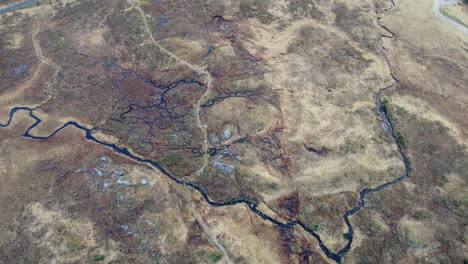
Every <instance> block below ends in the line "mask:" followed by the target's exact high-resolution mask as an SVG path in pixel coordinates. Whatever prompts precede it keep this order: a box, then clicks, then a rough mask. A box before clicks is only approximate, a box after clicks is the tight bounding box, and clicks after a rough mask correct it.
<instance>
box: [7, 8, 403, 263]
mask: <svg viewBox="0 0 468 264" xmlns="http://www.w3.org/2000/svg"><path fill="white" fill-rule="evenodd" d="M390 3H391V7H389V8H388V9H386V10H384V11H383V13H385V12H387V11H388V10H390V9H392V8H393V7H394V6H395V4H394V3H393V1H392V0H390ZM378 24H379V25H380V26H381V27H382V28H384V29H385V30H386V31H387V32H388V33H389V34H390V35H389V36H386V35H383V36H381V38H380V46H381V55H382V57H383V59H384V61H385V63H386V64H387V65H388V68H389V71H390V74H391V76H392V78H393V80H394V83H393V84H392V85H390V86H388V87H386V88H383V89H381V90H380V91H379V92H378V94H377V96H376V105H377V112H378V114H379V115H380V116H381V117H382V120H383V121H382V122H383V123H384V125H383V127H384V128H385V130H386V131H387V132H388V133H389V134H390V136H391V137H392V138H393V140H394V142H395V144H396V145H397V149H398V152H399V154H400V157H401V159H402V161H403V163H404V165H405V173H404V175H403V176H401V177H400V178H398V179H395V180H393V181H391V182H388V183H385V184H383V185H381V186H378V187H376V188H374V189H363V190H362V191H361V192H360V193H359V197H360V200H359V203H358V204H357V206H356V207H354V208H353V209H351V210H349V211H348V212H346V213H345V214H344V215H343V220H344V222H345V224H346V226H347V227H348V232H347V233H346V234H344V238H345V239H346V240H347V241H348V242H347V244H346V246H345V247H344V248H342V249H341V250H339V251H338V252H337V253H333V252H331V251H330V249H329V248H328V247H327V246H325V244H324V242H323V241H322V239H321V237H320V236H319V235H318V234H317V233H315V232H314V231H313V230H311V229H310V228H308V227H307V226H306V225H304V224H303V223H302V222H299V221H292V222H286V223H283V222H280V221H278V220H276V219H274V218H272V217H270V216H268V215H266V214H264V213H263V212H261V211H260V210H258V208H257V204H255V203H254V202H252V201H249V200H245V199H241V200H235V201H230V202H225V203H219V202H215V201H212V200H211V199H210V198H209V197H208V195H207V194H206V192H205V191H203V190H202V188H200V187H199V186H197V185H194V184H193V183H190V182H187V181H182V180H179V179H177V178H176V177H175V176H173V175H172V174H170V173H169V172H168V171H167V170H166V169H164V168H163V167H162V166H160V165H159V164H158V163H157V162H155V161H152V160H148V159H143V158H140V157H137V156H135V155H133V154H131V152H130V151H129V150H128V149H126V148H121V147H119V146H117V145H115V144H110V143H106V142H103V141H100V140H98V139H96V138H95V137H94V136H93V132H94V130H93V129H87V128H85V127H83V126H81V125H79V124H78V123H76V122H68V123H66V124H64V125H63V126H61V127H60V128H58V129H57V130H55V131H54V132H53V133H52V134H50V135H49V136H46V137H36V136H33V135H31V133H30V131H31V129H33V128H34V127H36V126H37V125H39V124H40V123H41V120H40V119H39V118H38V117H37V116H35V115H34V110H35V109H32V108H27V107H16V108H13V109H12V110H11V111H10V115H9V119H8V121H7V123H6V124H0V127H7V126H9V125H10V124H11V122H12V119H13V117H14V115H15V113H17V112H18V111H26V112H28V113H29V116H30V117H31V118H33V119H34V120H35V121H36V122H35V123H34V124H33V125H31V126H30V127H29V128H28V129H27V130H26V132H25V133H24V134H23V136H24V137H27V138H31V139H34V140H46V139H49V138H51V137H53V136H54V135H55V134H57V133H58V132H60V131H61V130H62V129H64V128H65V127H68V126H73V127H75V128H77V129H80V130H83V131H84V132H85V137H86V139H87V140H91V141H93V142H95V143H97V144H100V145H103V146H106V147H108V148H111V149H113V150H114V151H115V152H117V153H120V154H122V155H125V156H126V157H128V158H130V159H132V160H135V161H137V162H140V163H145V164H149V165H151V166H152V167H154V168H156V169H158V170H159V171H160V172H161V173H163V174H164V175H165V176H166V177H168V178H169V179H171V180H172V181H173V182H175V183H177V184H180V185H183V186H186V187H189V188H191V189H193V190H196V191H198V192H199V193H200V194H201V195H202V196H203V198H204V199H205V200H206V202H207V203H209V204H210V205H211V206H215V207H224V206H232V205H237V204H245V205H247V206H248V208H249V209H250V210H251V211H252V212H253V213H255V214H256V215H258V216H259V217H261V218H262V219H264V220H265V221H268V222H270V223H272V224H274V225H276V226H277V227H278V228H280V229H291V228H294V227H300V228H302V229H303V230H305V231H306V232H307V233H309V234H310V235H312V236H313V237H314V238H315V239H316V240H317V241H318V244H319V246H320V248H321V250H322V251H323V253H324V254H325V255H326V256H327V257H328V258H330V259H333V260H334V261H336V262H337V263H341V261H342V258H343V256H344V255H345V254H346V253H348V251H349V250H350V249H351V245H352V243H353V238H354V230H353V226H352V225H351V222H350V220H349V218H350V217H351V216H353V215H354V214H356V213H357V212H359V210H361V209H362V208H363V207H364V205H365V203H366V196H367V195H369V194H371V193H375V192H379V191H381V190H383V189H384V188H386V187H389V186H391V185H393V184H396V183H399V182H401V181H402V180H404V179H406V178H408V177H409V174H410V166H409V162H408V158H407V157H406V155H405V154H404V153H403V151H402V148H401V144H400V142H399V140H398V137H397V136H396V133H395V132H394V129H393V125H392V122H391V120H390V118H389V116H388V115H387V113H386V112H385V111H384V109H383V107H382V100H381V97H382V95H383V94H384V92H385V91H387V90H389V89H392V88H394V87H396V86H397V85H398V82H399V81H398V80H397V79H396V78H395V76H394V75H393V70H392V66H391V65H390V63H389V61H388V58H387V56H386V54H385V48H384V47H383V43H382V40H383V38H394V37H395V35H394V34H393V33H392V32H391V31H390V30H388V29H387V28H385V27H384V26H382V25H381V23H380V18H379V19H378Z"/></svg>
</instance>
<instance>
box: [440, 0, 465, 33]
mask: <svg viewBox="0 0 468 264" xmlns="http://www.w3.org/2000/svg"><path fill="white" fill-rule="evenodd" d="M460 2H461V1H460V0H434V2H433V5H432V12H434V15H435V16H436V17H437V18H438V19H440V20H442V21H444V22H445V23H447V24H449V25H451V26H452V27H454V28H456V29H458V30H460V31H462V32H463V33H465V34H468V28H467V27H466V26H465V25H463V24H461V23H460V22H458V21H456V20H455V19H453V18H451V17H448V16H446V15H444V14H442V12H440V9H441V8H442V7H443V6H446V5H454V4H458V3H460Z"/></svg>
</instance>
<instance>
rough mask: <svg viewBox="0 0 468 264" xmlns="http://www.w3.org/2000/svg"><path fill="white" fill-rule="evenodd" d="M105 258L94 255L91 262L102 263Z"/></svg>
mask: <svg viewBox="0 0 468 264" xmlns="http://www.w3.org/2000/svg"><path fill="white" fill-rule="evenodd" d="M105 258H106V256H104V255H94V256H92V257H91V260H92V261H93V262H95V263H99V262H101V261H104V259H105Z"/></svg>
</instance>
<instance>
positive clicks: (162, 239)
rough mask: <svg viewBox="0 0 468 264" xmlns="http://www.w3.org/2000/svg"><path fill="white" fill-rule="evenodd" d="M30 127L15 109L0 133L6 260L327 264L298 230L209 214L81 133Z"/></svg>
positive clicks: (229, 211)
mask: <svg viewBox="0 0 468 264" xmlns="http://www.w3.org/2000/svg"><path fill="white" fill-rule="evenodd" d="M33 123H34V120H33V119H32V118H30V117H29V116H28V115H27V114H26V112H25V111H19V112H17V113H16V114H15V116H14V119H13V122H12V124H11V125H10V126H9V127H7V128H3V130H2V131H3V133H2V134H1V136H0V149H1V151H2V153H4V154H6V155H2V158H1V167H0V168H1V170H0V171H1V173H0V179H1V180H2V182H8V184H2V187H0V188H1V192H0V193H1V194H0V197H1V199H0V200H1V204H0V205H1V207H2V212H3V213H2V215H1V218H0V229H1V230H2V234H3V235H2V236H1V239H0V252H1V254H0V261H1V262H2V263H287V262H291V261H292V262H295V263H299V262H300V261H301V259H302V258H303V257H304V256H307V258H310V259H312V260H314V261H316V262H314V263H327V261H326V260H325V259H324V256H323V255H322V254H321V252H320V251H319V250H317V249H316V246H317V245H316V242H315V241H313V240H310V238H308V237H307V236H306V235H305V234H302V233H301V231H300V230H297V229H293V230H285V231H280V230H278V229H277V228H276V226H274V225H272V224H268V223H266V222H264V221H263V220H262V219H260V218H259V217H258V216H256V215H254V214H252V213H251V212H250V211H249V210H248V208H247V207H246V206H241V205H238V206H233V207H229V208H215V207H212V206H210V205H208V204H207V203H206V202H205V201H204V200H203V199H201V197H199V196H198V193H195V192H190V191H188V189H186V188H185V187H182V186H180V185H174V184H173V182H171V181H169V180H167V178H165V177H164V176H163V175H161V174H160V173H158V172H157V171H156V170H154V169H153V168H150V167H148V166H146V165H142V164H138V163H135V162H133V161H132V160H129V159H128V158H127V157H125V156H122V155H119V154H116V153H115V152H113V151H112V150H111V149H110V148H108V147H105V146H101V145H99V144H96V143H94V142H91V141H89V140H86V139H85V138H84V136H83V133H82V131H80V130H78V129H77V128H74V127H67V128H65V129H64V130H62V131H61V132H59V133H57V134H56V135H55V136H54V137H52V138H50V139H47V140H34V139H30V138H24V137H21V135H22V134H23V133H22V132H23V131H24V130H25V129H27V127H29V126H30V125H32V124H33ZM215 241H216V242H215ZM221 248H223V250H224V251H225V252H226V254H227V257H225V256H224V254H223V251H222V249H221Z"/></svg>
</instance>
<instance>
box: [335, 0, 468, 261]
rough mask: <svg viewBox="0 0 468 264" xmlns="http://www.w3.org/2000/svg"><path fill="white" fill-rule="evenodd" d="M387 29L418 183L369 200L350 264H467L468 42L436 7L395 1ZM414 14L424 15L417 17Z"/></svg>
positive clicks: (395, 104)
mask: <svg viewBox="0 0 468 264" xmlns="http://www.w3.org/2000/svg"><path fill="white" fill-rule="evenodd" d="M395 4H396V8H395V9H394V10H392V11H390V12H388V13H387V14H386V15H385V16H384V17H383V22H382V23H383V24H384V25H385V26H386V27H387V28H388V29H390V30H391V31H392V32H394V33H395V34H396V39H392V40H388V41H386V42H385V47H386V54H387V55H388V56H389V60H390V63H391V64H392V65H393V70H394V74H395V77H396V78H397V79H398V80H400V83H399V84H398V86H397V87H396V89H394V90H391V91H390V92H389V93H386V94H385V96H384V105H385V108H386V109H387V112H388V114H389V115H390V117H391V119H392V120H393V122H394V125H395V127H396V130H397V133H398V137H399V138H400V139H401V142H402V147H403V150H404V152H405V153H406V155H407V156H408V157H409V159H410V162H411V168H412V171H411V177H410V178H409V179H407V180H405V181H404V182H403V183H402V184H398V185H395V186H393V187H392V188H388V189H385V190H383V191H382V192H379V193H377V194H372V195H371V196H369V197H368V205H369V206H368V208H366V209H364V210H362V211H361V212H360V213H359V214H357V215H356V217H355V218H354V219H353V221H354V222H355V223H356V225H355V227H356V230H357V231H356V232H357V233H358V235H357V236H356V237H357V240H356V244H355V249H354V250H352V251H350V253H349V255H348V256H347V258H346V259H345V260H344V262H346V263H466V262H467V261H468V259H467V255H466V252H467V244H466V243H467V233H466V224H467V221H466V219H467V215H466V212H467V203H466V202H467V192H466V188H467V175H468V173H467V167H468V156H467V154H468V153H467V148H466V147H467V134H466V131H467V121H466V105H467V103H468V97H467V91H466V87H467V86H468V75H467V68H468V65H467V61H468V60H467V54H466V47H467V43H468V38H467V36H466V34H463V33H461V32H460V31H458V30H457V29H456V28H453V27H452V26H451V25H450V24H446V23H444V22H443V21H439V20H437V19H435V17H433V15H432V13H431V12H432V11H431V6H432V1H420V2H407V1H395ZM412 10H418V11H417V12H413V11H412Z"/></svg>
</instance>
